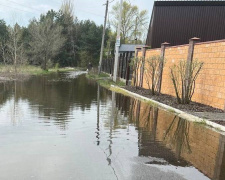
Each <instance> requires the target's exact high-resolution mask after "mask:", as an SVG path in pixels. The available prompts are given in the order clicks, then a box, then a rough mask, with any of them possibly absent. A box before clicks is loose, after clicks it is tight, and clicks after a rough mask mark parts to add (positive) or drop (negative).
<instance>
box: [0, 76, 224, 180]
mask: <svg viewBox="0 0 225 180" xmlns="http://www.w3.org/2000/svg"><path fill="white" fill-rule="evenodd" d="M0 117H1V119H0V128H1V129H0V132H1V136H0V142H1V143H0V146H1V148H0V158H1V160H2V161H1V162H0V167H1V168H0V179H6V177H8V176H9V173H8V172H9V169H10V170H11V169H13V170H15V171H16V172H15V173H14V174H15V175H16V176H17V177H19V178H17V179H19V180H20V179H30V177H31V176H32V177H33V176H34V175H35V178H36V179H46V177H47V178H48V180H49V179H54V180H55V179H77V178H79V179H85V180H87V179H97V180H98V179H127V180H130V179H132V180H139V179H154V180H158V179H171V180H173V179H179V180H182V179H190V180H193V179H194V180H195V179H201V180H207V179H208V178H207V177H209V178H210V179H215V180H224V179H225V172H224V169H225V153H224V152H225V151H224V149H225V138H224V136H223V135H221V134H219V133H217V132H215V131H212V130H211V129H209V128H205V127H203V126H200V125H197V124H194V123H191V122H188V121H186V120H184V119H181V118H179V117H177V116H175V115H174V114H172V113H167V112H165V111H163V110H161V109H158V108H157V107H154V106H152V105H151V104H147V103H144V102H141V101H139V100H136V99H133V98H129V97H126V96H123V95H121V94H116V93H115V92H111V91H109V90H107V89H105V88H102V87H100V86H98V85H97V84H96V83H95V82H93V81H89V80H87V79H86V78H85V76H84V75H81V76H79V78H77V75H76V74H53V75H50V76H39V77H32V78H31V79H30V80H28V81H26V82H10V83H5V84H0ZM62 137H63V138H62ZM1 155H2V156H1ZM40 160H41V163H40ZM39 171H40V172H41V173H40V172H39ZM32 173H33V174H32ZM25 175H29V176H25ZM204 175H206V176H207V177H206V176H204ZM10 177H12V176H10ZM25 177H26V178H25ZM11 179H15V178H13V177H12V178H11Z"/></svg>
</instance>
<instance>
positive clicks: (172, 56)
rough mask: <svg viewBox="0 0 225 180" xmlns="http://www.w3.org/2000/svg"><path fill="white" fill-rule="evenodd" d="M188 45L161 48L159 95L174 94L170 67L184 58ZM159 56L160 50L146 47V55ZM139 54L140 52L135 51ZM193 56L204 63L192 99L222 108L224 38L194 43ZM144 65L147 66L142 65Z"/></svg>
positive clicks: (223, 96)
mask: <svg viewBox="0 0 225 180" xmlns="http://www.w3.org/2000/svg"><path fill="white" fill-rule="evenodd" d="M188 47H189V45H188V44H187V45H182V46H173V47H167V48H166V50H165V61H166V63H165V66H164V70H163V76H162V89H161V92H162V93H163V94H169V95H172V96H175V91H174V87H173V84H172V81H171V77H170V67H171V66H173V65H174V64H176V63H178V62H179V61H180V60H186V59H187V56H188ZM153 55H160V49H150V50H147V52H146V58H148V57H151V56H153ZM138 56H139V57H140V56H142V53H138ZM193 59H198V61H202V62H204V66H203V69H202V71H201V72H200V74H199V76H198V78H197V81H196V88H195V92H194V95H193V98H192V101H195V102H199V103H202V104H205V105H210V106H213V107H215V108H219V109H224V104H225V40H221V41H211V42H206V43H197V44H196V45H195V48H194V57H193ZM145 68H147V67H145ZM143 87H144V88H146V89H148V85H147V83H146V77H145V76H144V78H143Z"/></svg>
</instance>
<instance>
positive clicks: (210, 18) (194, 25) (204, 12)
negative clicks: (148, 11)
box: [146, 1, 225, 48]
mask: <svg viewBox="0 0 225 180" xmlns="http://www.w3.org/2000/svg"><path fill="white" fill-rule="evenodd" d="M192 37H198V38H201V41H202V42H205V41H212V40H220V39H225V1H155V2H154V7H153V11H152V17H151V22H150V26H149V32H148V37H147V41H146V42H147V45H148V46H151V47H152V48H159V47H160V46H161V43H163V42H169V43H170V44H171V45H181V44H187V43H188V42H189V41H188V40H189V39H190V38H192Z"/></svg>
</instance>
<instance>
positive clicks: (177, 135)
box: [164, 116, 191, 158]
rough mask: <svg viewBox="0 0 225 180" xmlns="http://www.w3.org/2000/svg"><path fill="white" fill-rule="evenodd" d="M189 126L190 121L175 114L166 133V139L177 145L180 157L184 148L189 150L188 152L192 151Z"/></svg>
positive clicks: (177, 153) (177, 152)
mask: <svg viewBox="0 0 225 180" xmlns="http://www.w3.org/2000/svg"><path fill="white" fill-rule="evenodd" d="M189 126H190V122H188V121H187V120H185V119H182V118H180V117H179V118H177V117H176V116H175V117H174V119H173V121H172V122H171V124H170V126H169V128H168V129H167V131H166V133H165V136H164V140H165V141H167V142H169V143H170V144H171V145H172V146H173V147H175V152H176V155H177V158H180V155H181V152H182V151H183V150H187V151H188V153H191V147H190V144H189Z"/></svg>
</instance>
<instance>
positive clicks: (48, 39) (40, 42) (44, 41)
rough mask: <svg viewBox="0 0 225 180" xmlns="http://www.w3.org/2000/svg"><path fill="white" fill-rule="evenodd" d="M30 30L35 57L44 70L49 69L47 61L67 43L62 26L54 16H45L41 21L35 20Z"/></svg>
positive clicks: (32, 50)
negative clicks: (56, 21)
mask: <svg viewBox="0 0 225 180" xmlns="http://www.w3.org/2000/svg"><path fill="white" fill-rule="evenodd" d="M29 32H30V34H31V37H32V40H31V42H30V47H31V52H32V54H33V57H34V58H35V59H36V60H39V61H40V64H41V67H42V69H43V70H47V61H49V60H51V59H52V58H54V57H55V56H56V55H57V54H59V52H60V50H61V48H62V47H63V45H64V43H65V38H64V37H63V36H62V27H61V26H60V25H59V24H57V23H55V21H54V19H53V18H52V17H48V16H45V17H43V18H41V20H40V22H38V21H36V20H34V21H33V22H32V23H31V24H30V26H29Z"/></svg>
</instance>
